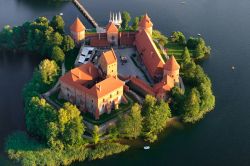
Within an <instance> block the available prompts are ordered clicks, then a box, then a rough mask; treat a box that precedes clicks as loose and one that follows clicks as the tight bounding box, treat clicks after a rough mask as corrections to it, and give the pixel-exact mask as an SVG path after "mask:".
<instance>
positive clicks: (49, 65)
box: [39, 59, 59, 85]
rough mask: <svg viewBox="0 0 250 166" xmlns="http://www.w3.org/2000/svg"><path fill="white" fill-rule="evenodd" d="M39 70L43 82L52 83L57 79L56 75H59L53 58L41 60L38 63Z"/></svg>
mask: <svg viewBox="0 0 250 166" xmlns="http://www.w3.org/2000/svg"><path fill="white" fill-rule="evenodd" d="M39 71H40V74H41V78H42V81H43V83H45V84H48V85H50V84H51V83H54V82H55V81H56V80H57V76H58V75H59V67H58V66H57V64H56V62H55V61H53V60H52V61H50V60H48V59H45V60H43V61H42V62H41V63H40V65H39Z"/></svg>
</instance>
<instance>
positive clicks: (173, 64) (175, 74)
mask: <svg viewBox="0 0 250 166" xmlns="http://www.w3.org/2000/svg"><path fill="white" fill-rule="evenodd" d="M179 70H180V65H179V64H178V63H177V61H176V60H175V57H174V56H171V57H170V59H169V60H168V61H167V62H166V64H165V65H164V77H165V76H166V75H168V76H170V77H172V78H173V79H174V82H175V83H176V84H178V83H179Z"/></svg>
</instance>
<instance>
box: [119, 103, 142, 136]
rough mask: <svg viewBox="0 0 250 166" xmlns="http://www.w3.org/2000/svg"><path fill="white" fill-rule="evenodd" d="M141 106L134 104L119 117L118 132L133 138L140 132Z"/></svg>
mask: <svg viewBox="0 0 250 166" xmlns="http://www.w3.org/2000/svg"><path fill="white" fill-rule="evenodd" d="M142 120H143V118H142V115H141V106H140V105H139V104H137V103H136V104H134V105H133V106H132V108H131V111H130V112H129V113H128V114H125V115H124V116H122V118H121V119H120V123H119V133H120V135H121V136H122V137H126V138H130V139H135V138H137V137H138V136H140V134H141V132H142Z"/></svg>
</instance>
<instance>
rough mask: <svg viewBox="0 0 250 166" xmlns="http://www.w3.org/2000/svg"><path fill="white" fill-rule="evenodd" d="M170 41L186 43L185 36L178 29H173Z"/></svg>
mask: <svg viewBox="0 0 250 166" xmlns="http://www.w3.org/2000/svg"><path fill="white" fill-rule="evenodd" d="M171 41H172V42H175V43H179V44H180V45H185V44H186V37H185V36H184V34H183V33H182V32H180V31H175V32H173V33H172V36H171Z"/></svg>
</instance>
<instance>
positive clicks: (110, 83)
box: [60, 63, 124, 98]
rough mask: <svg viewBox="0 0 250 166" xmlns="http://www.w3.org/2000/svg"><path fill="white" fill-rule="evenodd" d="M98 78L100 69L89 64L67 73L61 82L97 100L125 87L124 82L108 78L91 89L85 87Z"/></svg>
mask: <svg viewBox="0 0 250 166" xmlns="http://www.w3.org/2000/svg"><path fill="white" fill-rule="evenodd" d="M98 77H99V73H98V69H97V68H96V67H95V66H94V65H93V64H92V63H87V64H83V65H81V66H79V67H77V68H74V69H72V70H71V71H69V72H67V73H66V74H65V75H64V76H62V77H61V78H60V81H61V82H62V83H65V84H67V85H69V86H71V87H73V88H75V89H78V90H79V91H82V92H84V93H87V94H90V95H92V96H93V97H96V98H100V97H102V96H105V95H107V94H108V93H110V92H112V91H114V90H116V89H118V88H120V87H122V86H124V82H123V81H121V80H119V79H116V78H114V77H109V78H106V79H105V80H103V81H101V82H99V83H97V84H95V85H94V86H93V87H91V88H90V89H89V88H87V87H86V86H85V85H86V84H87V83H88V82H90V81H93V80H95V79H96V78H98Z"/></svg>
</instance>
